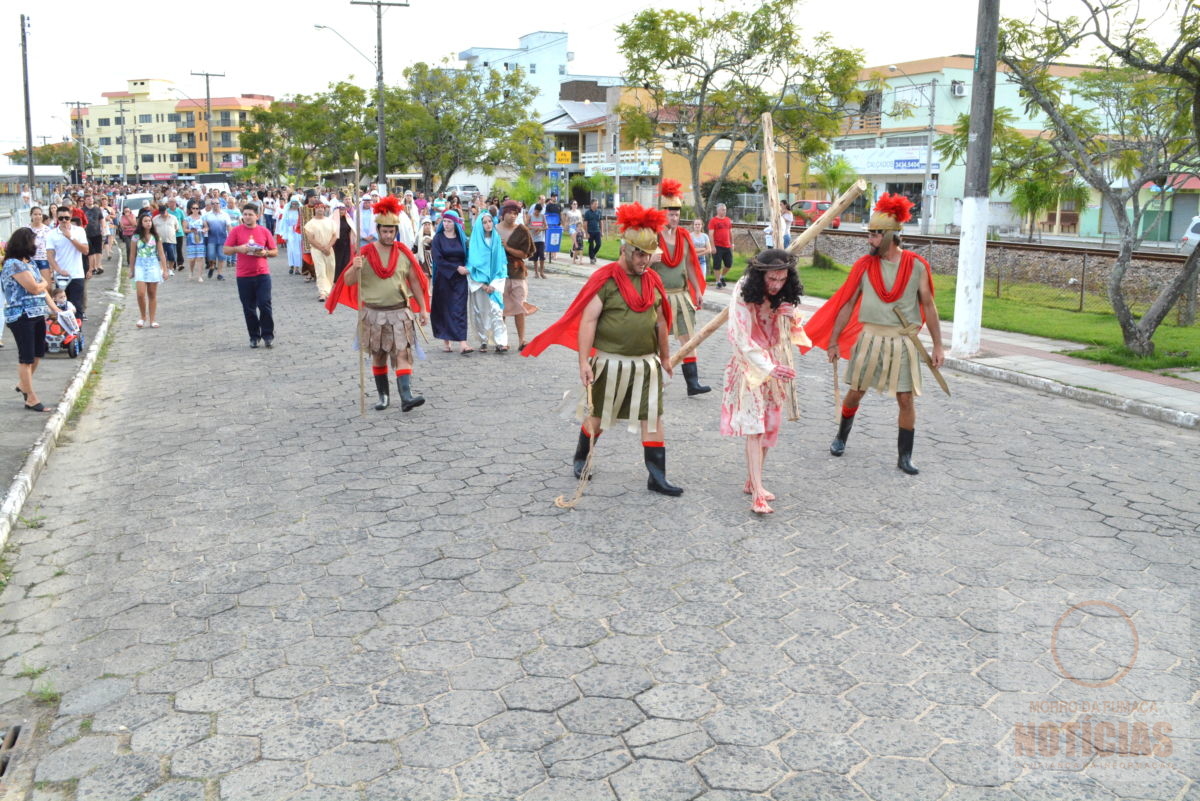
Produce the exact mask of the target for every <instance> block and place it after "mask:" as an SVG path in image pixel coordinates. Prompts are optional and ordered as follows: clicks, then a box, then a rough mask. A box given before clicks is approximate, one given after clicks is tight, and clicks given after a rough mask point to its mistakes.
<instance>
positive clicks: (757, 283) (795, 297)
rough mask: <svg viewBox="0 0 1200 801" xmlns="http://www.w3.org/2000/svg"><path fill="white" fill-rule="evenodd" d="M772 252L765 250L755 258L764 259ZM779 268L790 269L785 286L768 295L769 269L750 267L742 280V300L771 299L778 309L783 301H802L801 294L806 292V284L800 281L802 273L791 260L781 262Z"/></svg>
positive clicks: (751, 301) (759, 301)
mask: <svg viewBox="0 0 1200 801" xmlns="http://www.w3.org/2000/svg"><path fill="white" fill-rule="evenodd" d="M771 253H772V251H770V250H767V251H763V252H762V253H760V254H759V255H758V256H756V257H755V258H756V259H758V260H764V257H767V256H768V255H769V254H771ZM768 261H769V260H768ZM778 269H780V270H787V271H788V277H787V280H786V281H784V283H783V288H782V289H780V290H779V292H778V293H776V294H775V295H768V294H767V272H768V271H767V270H755V269H753V268H749V267H748V268H747V269H746V275H745V278H744V279H743V280H742V300H744V301H746V302H747V303H755V304H757V303H762V302H763V300H764V299H765V300H769V301H770V302H771V308H772V309H778V308H779V304H781V303H791V304H793V305H796V304H798V303H800V296H801V295H803V294H804V285H803V284H801V283H800V274H799V273H797V272H796V268H795V267H794V266H792V265H791V263H790V260H789V261H788V262H785V263H783V264H780V265H779V267H778Z"/></svg>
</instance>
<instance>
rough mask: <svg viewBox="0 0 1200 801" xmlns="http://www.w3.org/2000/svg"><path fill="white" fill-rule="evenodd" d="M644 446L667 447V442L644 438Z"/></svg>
mask: <svg viewBox="0 0 1200 801" xmlns="http://www.w3.org/2000/svg"><path fill="white" fill-rule="evenodd" d="M642 447H643V448H664V447H666V443H665V442H662V441H659V442H646V441H645V440H643V441H642Z"/></svg>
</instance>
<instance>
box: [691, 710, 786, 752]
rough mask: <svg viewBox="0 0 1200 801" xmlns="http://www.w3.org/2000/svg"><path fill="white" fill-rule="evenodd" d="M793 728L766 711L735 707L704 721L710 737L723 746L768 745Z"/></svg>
mask: <svg viewBox="0 0 1200 801" xmlns="http://www.w3.org/2000/svg"><path fill="white" fill-rule="evenodd" d="M789 728H790V727H789V726H788V725H787V724H786V723H784V722H783V721H782V720H780V719H779V718H778V717H776V716H775V715H774V714H773V713H771V712H769V711H767V710H765V709H746V708H737V707H731V708H726V709H722V710H720V711H719V712H716V713H714V714H713V715H712V716H711V717H709V718H708V719H707V720H705V721H704V730H705V731H707V732H708V736H709V737H712V738H713V740H714V741H715V742H717V743H720V744H721V745H766V744H767V743H770V742H772V741H774V740H778V739H779V738H780V737H782V736H783V735H785V734H787V733H788V731H789Z"/></svg>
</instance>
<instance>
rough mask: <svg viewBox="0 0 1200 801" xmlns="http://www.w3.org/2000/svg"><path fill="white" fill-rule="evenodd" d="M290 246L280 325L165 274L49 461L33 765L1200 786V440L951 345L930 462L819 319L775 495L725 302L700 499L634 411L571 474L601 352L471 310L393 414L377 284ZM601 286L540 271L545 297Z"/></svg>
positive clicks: (777, 464)
mask: <svg viewBox="0 0 1200 801" xmlns="http://www.w3.org/2000/svg"><path fill="white" fill-rule="evenodd" d="M281 264H283V265H286V262H285V261H283V260H281V259H276V260H275V263H274V265H273V267H274V270H275V273H276V276H275V279H274V280H275V317H276V327H277V340H276V346H275V348H274V349H272V350H266V349H262V348H260V349H258V350H251V349H249V348H248V347H247V339H246V335H245V328H244V325H243V323H242V317H241V309H240V306H239V304H238V301H237V292H236V286H235V284H234V283H233V281H232V280H231V281H227V282H224V283H216V282H206V283H204V284H189V283H186V282H185V281H183V280H182V278H176V279H173V280H172V281H171V282H170V283H168V284H167V285H166V287H165V289H164V292H163V294H162V299H161V308H162V311H161V313H160V315H159V317H160V320H161V321H162V325H163V327H162V328H161V329H158V330H154V331H151V330H149V329H145V330H137V329H135V328H134V326H133V318H134V317H135V316H136V312H135V311H131V309H130V307H129V306H127V307H126V309H125V312H124V314H123V315H122V316H121V317H120V318H119V319H118V321H117V330H116V333H115V341H114V342H113V345H112V348H111V352H110V354H109V357H108V361H107V362H106V363H105V364H104V366H103V377H102V379H101V381H100V383H99V387H98V390H97V392H96V395H95V397H94V398H93V400H92V403H91V406H90V407H89V408H88V410H87V411H86V412H85V413H84V415H83V416H82V418H81V419H80V421H79V423H78V424H77V426H76V427H75V428H74V429H72V430H69V432H68V434H67V436H66V437H65V441H64V442H63V443H62V444H61V445H60V447H59V449H58V451H57V452H56V453H55V454H54V455H53V456H52V458H51V460H50V464H49V465H48V467H47V469H46V471H45V473H44V474H43V475H42V477H41V479H40V480H39V483H38V485H37V487H36V489H35V491H34V492H33V494H32V495H31V496H30V499H29V502H28V504H27V506H26V509H25V511H24V512H23V516H24V518H25V519H26V521H29V522H31V523H33V524H34V525H35V526H36V527H30V526H29V525H27V526H25V527H22V528H20V529H18V530H16V531H14V533H13V538H12V546H13V551H12V552H11V553H10V554H9V557H8V558H9V562H10V564H11V566H12V577H11V580H10V583H9V585H8V587H7V589H5V590H4V592H3V594H2V595H0V633H2V634H3V637H2V638H0V659H3V662H2V663H0V664H2V668H0V702H2V703H3V704H4V706H2V707H0V719H2V720H4V721H6V722H7V721H10V720H11V719H12V718H13V717H14V716H19V715H21V714H23V712H22V710H25V709H28V708H29V707H30V705H31V702H30V700H29V696H30V695H31V694H38V693H39V692H40V693H42V694H43V695H47V694H52V693H61V701H60V702H59V705H58V707H57V712H56V713H55V714H54V715H53V716H52V723H51V724H50V725H49V726H47V727H44V731H41V732H39V733H38V734H37V737H38V738H39V739H40V741H41V742H42V745H41V749H40V751H39V753H38V754H36V757H37V760H36V767H35V765H34V764H33V763H32V762H31V763H29V764H26V765H25V768H26V769H28V770H29V772H30V773H31V774H32V780H33V781H34V782H36V785H34V786H33V787H32V788H31V790H30V795H29V797H30V798H32V799H37V800H38V801H102V800H103V801H127V799H145V801H216V800H217V799H221V801H242V800H243V799H245V800H246V801H249V800H251V799H253V800H254V801H276V799H278V800H279V801H284V800H285V799H287V800H289V801H350V800H351V799H353V800H354V801H442V800H443V799H446V800H448V799H459V798H469V799H523V800H524V801H690V800H691V799H694V798H701V799H704V801H742V800H743V799H751V798H772V799H779V800H780V801H802V800H804V799H812V800H813V801H838V800H840V799H875V800H876V801H924V800H925V799H947V800H952V801H968V800H971V801H1006V800H1012V801H1016V800H1017V799H1021V800H1022V801H1041V800H1042V799H1045V800H1046V801H1050V800H1051V799H1097V800H1103V799H1115V798H1128V799H1191V801H1196V799H1200V786H1197V785H1196V784H1195V783H1194V780H1195V779H1196V778H1197V777H1200V746H1198V741H1197V737H1198V730H1197V728H1196V724H1195V721H1194V720H1193V718H1194V716H1195V715H1194V709H1195V702H1196V698H1197V686H1198V681H1197V678H1198V673H1197V668H1198V666H1200V663H1198V662H1197V658H1196V652H1197V648H1196V646H1197V638H1196V632H1197V626H1196V621H1197V602H1196V601H1197V586H1198V582H1197V565H1198V561H1197V560H1198V559H1200V538H1198V537H1197V533H1196V532H1197V529H1198V528H1200V434H1197V433H1196V432H1192V431H1185V430H1182V429H1180V428H1176V427H1172V426H1168V425H1164V424H1159V423H1155V422H1152V421H1149V420H1146V419H1142V418H1137V417H1130V416H1124V415H1121V414H1117V413H1114V412H1111V411H1107V410H1104V409H1100V408H1096V407H1093V406H1087V405H1083V404H1080V403H1076V402H1073V401H1069V400H1064V399H1061V398H1057V397H1052V396H1049V395H1040V394H1036V393H1033V392H1031V391H1028V390H1023V389H1020V388H1017V387H1014V386H1011V385H1008V384H1002V383H996V382H989V381H986V380H983V379H979V378H974V377H970V376H966V375H962V374H956V373H948V374H947V378H948V380H949V381H950V383H951V388H952V390H953V392H954V397H953V398H946V397H945V396H944V395H942V394H940V392H938V391H937V388H936V385H935V384H934V382H933V381H932V380H927V382H926V386H927V390H926V395H925V396H924V397H923V398H921V399H920V400H919V401H918V403H917V408H918V419H917V428H916V448H915V451H914V454H913V461H914V462H915V463H916V464H917V465H918V466H919V467H920V469H921V474H920V475H919V476H917V477H915V478H912V477H908V476H905V475H904V474H902V473H901V472H899V471H898V470H897V469H896V467H895V461H896V444H895V442H896V425H895V404H894V403H893V402H892V401H890V400H888V399H886V398H880V397H879V396H877V395H875V394H872V395H871V396H869V397H868V398H867V399H866V401H864V404H863V406H862V411H861V412H860V413H859V415H858V422H857V423H856V426H855V429H854V432H853V435H852V437H851V439H850V441H849V444H848V447H847V451H846V455H845V456H844V457H842V458H841V459H835V458H833V457H831V456H830V455H829V453H828V443H829V440H830V438H831V437H832V435H833V433H834V431H835V429H836V421H835V413H834V409H833V405H832V397H831V388H830V371H829V366H828V364H827V363H826V362H825V359H824V353H823V352H815V353H810V354H809V355H807V356H806V357H804V358H802V359H800V360H799V362H798V367H799V378H798V379H797V383H798V388H799V394H800V399H801V405H802V409H803V412H802V419H801V421H800V422H799V423H789V424H786V425H785V429H784V431H783V433H782V435H781V438H780V447H779V448H778V449H777V451H774V452H773V453H772V455H771V456H770V458H769V459H768V462H767V465H766V479H767V485H768V486H769V487H770V488H771V490H772V491H773V492H774V493H775V494H776V495H777V496H778V500H777V501H776V502H775V503H774V507H775V509H776V513H775V514H774V515H772V516H770V517H767V518H758V517H756V516H754V515H752V514H751V513H750V501H749V497H748V496H746V495H743V494H742V485H743V482H744V480H745V474H744V470H745V467H744V457H743V450H742V442H741V440H733V439H729V438H723V437H721V436H719V434H718V433H717V424H718V418H719V408H720V391H719V386H718V385H719V384H720V381H721V373H722V371H723V368H724V364H725V361H726V359H727V357H728V353H729V348H728V344H727V342H726V340H725V337H724V334H723V333H721V334H719V335H717V336H714V337H713V338H712V339H710V340H709V341H708V342H707V343H706V344H705V345H704V346H702V347H701V349H700V375H701V378H702V379H704V380H705V382H706V383H709V384H711V385H713V387H714V392H713V393H711V394H708V395H705V396H701V397H699V398H693V399H687V398H686V397H684V386H683V381H682V379H681V378H679V377H678V376H677V378H676V380H675V382H674V383H673V384H672V385H670V386H669V387H668V388H667V390H666V393H665V395H666V404H667V413H666V421H667V439H666V441H667V468H668V473H667V475H668V476H669V478H670V479H671V480H672V482H674V483H676V484H679V485H680V486H682V487H683V488H684V489H685V493H684V495H683V497H682V498H679V499H672V498H667V497H663V496H659V495H654V494H651V493H649V492H647V491H646V489H645V482H646V473H645V469H644V468H643V466H642V454H641V446H640V442H639V438H638V437H637V435H634V434H630V433H628V432H627V431H626V430H625V429H624V427H623V426H622V427H617V428H615V429H613V430H611V431H609V432H607V433H605V435H604V436H603V437H602V438H601V439H600V440H599V444H598V446H597V451H596V456H595V460H596V462H595V465H596V471H595V476H594V478H593V480H592V482H591V484H590V485H589V486H588V488H587V491H586V494H585V495H584V497H583V499H582V500H581V501H580V503H579V504H578V506H577V507H576V508H575V509H574V510H562V509H558V508H556V507H555V505H554V499H555V498H556V497H557V496H559V495H564V494H565V495H567V496H570V495H571V493H572V492H573V491H574V489H575V484H576V482H575V479H574V478H573V476H572V474H571V467H570V459H571V454H572V451H573V449H574V444H575V440H576V434H577V431H578V427H577V424H576V423H574V421H573V418H570V417H569V416H568V417H565V416H563V415H561V414H560V413H559V411H558V407H559V406H560V399H561V398H562V395H563V392H564V391H566V390H568V389H570V388H571V387H572V385H573V383H574V382H575V381H576V380H577V371H576V368H575V354H574V352H569V351H566V350H564V349H561V348H554V349H552V350H551V351H549V352H547V353H546V354H545V355H543V356H542V357H540V358H538V359H524V358H519V357H518V356H517V354H516V347H515V339H514V347H513V351H512V353H510V354H508V355H507V356H497V355H495V354H490V353H489V354H482V353H476V354H473V355H471V356H470V357H466V358H464V357H463V356H460V355H458V354H457V353H453V354H447V353H443V352H441V343H433V344H432V345H431V346H429V347H428V351H429V353H428V360H427V361H424V362H419V363H418V364H417V366H416V368H415V370H414V382H413V384H414V389H415V390H416V391H418V392H420V393H423V394H424V395H425V397H426V399H427V402H426V404H425V405H424V406H423V407H421V408H419V409H416V410H413V411H411V412H408V413H402V412H401V411H400V409H399V406H398V404H396V405H393V407H392V408H391V409H389V410H387V411H385V412H381V413H377V412H374V411H373V410H372V409H371V408H370V403H371V401H368V408H367V413H366V416H365V417H360V416H359V405H358V375H359V374H358V368H357V365H356V362H355V354H353V353H352V352H351V350H350V339H351V337H352V333H353V327H354V316H353V313H352V312H350V311H349V310H347V309H341V310H339V311H338V312H337V313H336V314H334V315H332V316H330V315H326V314H325V312H324V309H323V308H322V307H321V306H320V305H319V304H318V303H317V302H316V291H315V289H313V286H312V285H311V284H304V283H302V282H301V281H300V280H299V279H297V278H294V277H292V276H288V275H286V274H282V275H280V274H279V273H280V272H281V270H280V265H281ZM283 272H284V273H286V270H283ZM580 285H581V282H580V281H578V280H576V279H572V278H567V277H563V276H552V277H551V278H550V279H549V280H546V281H537V280H531V281H530V301H531V302H533V303H536V304H537V305H539V306H540V307H541V308H542V311H541V312H539V313H538V314H537V315H536V316H534V317H532V318H530V320H529V325H530V330H531V332H533V333H536V332H538V331H540V330H542V329H543V328H544V327H545V326H547V325H548V324H549V323H551V322H552V321H553V320H554V319H556V318H557V316H558V314H559V313H560V312H561V311H562V309H564V308H565V307H566V305H567V304H568V303H569V301H570V299H571V298H572V297H573V296H574V294H575V292H576V290H577V289H578V287H579V286H580ZM126 302H127V303H132V301H131V299H129V298H127V299H126ZM135 308H136V307H135ZM99 313H100V312H99V310H97V312H96V314H97V315H98V314H99ZM709 317H710V315H709V314H708V313H707V312H705V313H702V315H701V320H702V321H703V320H707V319H708V318H709ZM427 330H428V329H427ZM510 335H511V334H510ZM367 382H368V386H370V376H369V375H368V376H367ZM395 400H396V398H395V396H394V397H393V401H394V402H395ZM1101 602H1102V603H1101ZM1073 607H1074V608H1073ZM1096 685H1103V686H1096ZM1068 724H1070V725H1068ZM1147 732H1148V733H1147ZM27 756H28V758H29V759H30V760H34V758H35V755H34V754H29V755H27Z"/></svg>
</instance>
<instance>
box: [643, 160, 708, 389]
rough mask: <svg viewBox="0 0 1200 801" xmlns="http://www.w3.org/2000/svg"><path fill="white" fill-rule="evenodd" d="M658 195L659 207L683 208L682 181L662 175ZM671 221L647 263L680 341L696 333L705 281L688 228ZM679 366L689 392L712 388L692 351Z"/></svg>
mask: <svg viewBox="0 0 1200 801" xmlns="http://www.w3.org/2000/svg"><path fill="white" fill-rule="evenodd" d="M659 195H660V202H659V207H660V208H662V209H663V210H664V211H666V210H674V211H679V210H680V209H681V208H683V185H682V184H680V183H679V181H675V180H672V179H670V178H667V179H665V180H664V181H663V182H662V183H661V184H660V185H659ZM676 222H678V218H676ZM670 223H671V219H670V217H668V218H667V227H666V228H664V229H663V231H661V232H660V233H659V235H658V253H657V254H656V256H657V258H656V259H655V261H652V262H651V263H650V269H652V270H654V271H655V272H656V273H658V276H659V278H661V279H662V283H663V286H664V287H666V290H667V298H668V299H669V301H670V304H671V317H672V319H673V320H674V324H673V325H672V326H671V333H672V334H674V335H675V336H677V337H679V338H680V340H681V341H683V340H687V339H690V338H691V337H692V336H694V335H695V333H696V309H699V308H700V304H701V302H702V301H703V298H704V290H705V289H706V288H707V285H706V283H705V280H704V270H702V269H701V268H700V258H699V257H698V256H697V255H696V245H695V243H694V242H692V235H691V232H689V231H687V230H685V229H684V228H683V227H682V226H680V225H675V226H674V227H671V225H670ZM681 370H682V372H683V380H684V382H685V383H686V384H687V394H688V395H702V394H704V393H705V392H708V391H710V390H711V389H712V388H711V387H707V386H704V385H702V384H701V383H700V375H699V369H698V368H697V366H696V357H695V356H694V355H692V356H688V357H686V358H685V359H684V360H683V366H682V368H681Z"/></svg>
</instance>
